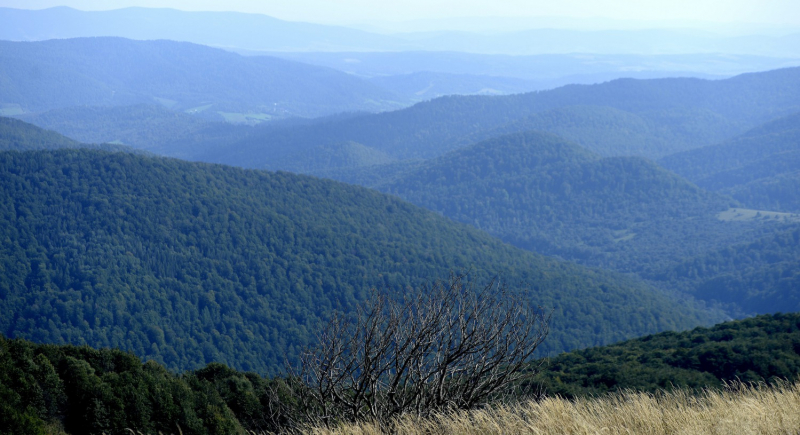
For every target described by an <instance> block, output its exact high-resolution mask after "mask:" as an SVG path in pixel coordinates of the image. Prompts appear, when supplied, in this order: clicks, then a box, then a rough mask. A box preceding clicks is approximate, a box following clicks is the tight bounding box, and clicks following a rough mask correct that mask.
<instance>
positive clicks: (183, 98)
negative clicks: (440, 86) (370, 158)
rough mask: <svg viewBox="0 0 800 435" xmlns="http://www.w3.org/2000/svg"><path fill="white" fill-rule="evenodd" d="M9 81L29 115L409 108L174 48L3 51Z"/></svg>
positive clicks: (366, 91) (108, 45)
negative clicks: (90, 108) (101, 110)
mask: <svg viewBox="0 0 800 435" xmlns="http://www.w3.org/2000/svg"><path fill="white" fill-rule="evenodd" d="M0 80H2V82H3V86H2V87H1V88H0V102H3V103H7V104H8V103H13V104H17V105H19V106H21V107H22V109H24V110H25V111H26V112H40V111H45V110H49V109H55V108H63V107H70V106H82V105H102V106H119V105H130V104H139V103H157V102H158V103H161V104H163V105H165V106H167V107H169V108H171V109H173V110H181V111H185V110H188V111H192V112H193V113H199V114H202V115H206V116H209V117H211V118H214V119H220V120H222V119H223V117H224V116H228V117H232V119H237V118H238V119H241V120H243V121H244V120H247V119H248V117H250V118H251V119H258V120H264V119H270V118H285V117H287V116H292V115H294V116H307V117H311V116H322V115H328V114H333V113H338V112H344V111H354V110H371V111H377V110H386V109H389V108H396V107H400V105H399V104H397V103H396V102H394V99H395V96H394V95H393V94H392V93H390V92H388V91H385V90H383V89H381V88H379V87H377V86H375V85H373V84H371V83H369V82H367V81H365V80H361V79H359V78H357V77H354V76H351V75H349V74H345V73H342V72H339V71H335V70H332V69H328V68H323V67H316V66H310V65H305V64H301V63H298V62H292V61H287V60H283V59H277V58H273V57H266V56H258V57H244V56H240V55H237V54H234V53H231V52H227V51H223V50H220V49H215V48H210V47H206V46H201V45H195V44H190V43H181V42H173V41H166V40H158V41H132V40H128V39H122V38H77V39H61V40H49V41H41V42H9V41H2V42H0Z"/></svg>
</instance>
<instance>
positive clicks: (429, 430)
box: [305, 382, 800, 435]
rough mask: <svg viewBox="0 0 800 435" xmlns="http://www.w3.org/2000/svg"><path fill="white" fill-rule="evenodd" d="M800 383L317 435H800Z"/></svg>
mask: <svg viewBox="0 0 800 435" xmlns="http://www.w3.org/2000/svg"><path fill="white" fill-rule="evenodd" d="M798 431H800V382H796V383H793V384H792V383H780V384H776V385H773V386H766V385H763V384H761V385H743V384H733V385H729V386H728V388H726V389H725V390H722V391H720V390H706V391H703V392H702V393H700V394H692V393H689V392H686V391H680V390H678V391H675V392H669V393H667V392H663V393H658V394H648V393H638V392H625V393H619V394H611V395H607V396H603V397H597V398H591V399H578V400H565V399H562V398H558V397H551V398H546V399H544V400H541V401H532V402H528V403H521V404H516V405H510V406H501V407H496V408H489V409H485V410H477V411H470V412H458V413H451V414H442V415H439V416H435V417H433V418H427V419H420V418H415V417H411V416H406V417H404V418H401V419H399V420H397V421H396V422H394V427H392V428H389V429H386V428H383V429H382V428H381V427H380V426H378V425H375V424H369V423H360V424H353V425H344V426H341V427H338V428H334V429H327V428H311V429H308V430H306V431H305V433H306V434H309V435H373V434H374V435H377V434H384V433H398V434H426V435H435V434H442V435H445V434H448V435H449V434H476V435H477V434H480V435H484V434H487V435H488V434H537V435H566V434H569V435H573V434H574V435H584V434H585V435H589V434H648V435H661V434H664V435H667V434H687V435H688V434H692V435H702V434H743V435H745V434H759V435H771V434H775V435H777V434H797V433H798Z"/></svg>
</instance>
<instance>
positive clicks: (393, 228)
mask: <svg viewBox="0 0 800 435" xmlns="http://www.w3.org/2000/svg"><path fill="white" fill-rule="evenodd" d="M0 173H2V177H0V180H1V181H0V182H1V183H2V186H0V188H2V196H0V199H1V200H2V202H3V204H2V207H0V209H1V210H2V216H1V217H0V231H1V233H0V234H2V237H3V239H4V240H5V242H4V243H3V245H2V254H0V255H1V256H2V263H0V264H2V267H3V269H4V270H5V272H4V274H3V276H2V282H1V283H0V308H1V309H0V312H2V313H4V314H3V316H2V319H0V332H2V333H4V334H6V335H8V336H12V337H27V338H30V339H33V340H35V341H39V342H53V343H88V344H91V345H94V346H115V347H120V348H123V349H126V350H130V351H133V352H135V353H136V354H137V355H139V356H141V357H146V358H153V359H155V360H157V361H161V362H163V363H165V364H166V365H167V366H168V367H170V368H182V369H185V368H193V367H197V366H198V365H201V364H204V363H207V362H211V361H221V362H225V363H228V364H230V365H232V366H234V367H237V368H243V369H248V370H257V371H261V372H266V371H272V370H275V369H276V368H277V367H280V366H281V365H282V361H283V356H284V354H287V355H288V356H289V357H290V358H292V357H293V356H294V355H296V353H297V351H298V349H299V348H300V347H301V346H302V345H303V344H304V343H307V342H308V340H309V339H311V338H312V337H313V336H314V333H315V331H316V328H317V326H318V322H319V320H320V319H324V318H326V317H327V316H329V315H330V313H331V312H332V311H333V310H344V311H348V310H351V309H353V307H354V304H355V303H356V302H357V301H358V300H360V299H362V298H363V297H364V295H365V292H366V291H367V290H368V289H369V288H370V287H372V286H378V287H386V288H388V289H391V290H392V291H397V292H400V293H403V292H406V291H410V289H411V288H414V287H417V286H419V285H422V284H424V283H426V282H430V281H431V280H433V279H436V278H438V277H443V276H446V275H447V274H449V273H450V271H453V270H455V271H461V270H469V269H472V272H471V274H470V277H471V279H474V280H475V282H476V283H478V285H480V284H481V283H485V282H487V281H488V280H489V279H490V278H491V277H493V276H499V277H501V278H502V279H503V280H505V281H507V282H508V283H509V284H510V285H512V286H513V287H514V288H515V289H528V290H526V291H529V292H530V293H529V295H530V300H531V301H532V302H533V303H536V304H540V305H543V306H545V307H552V308H554V309H555V313H554V320H553V324H552V331H553V332H552V334H551V336H550V337H549V339H548V341H547V342H546V348H545V349H543V350H544V351H547V352H552V351H560V350H565V349H570V348H576V347H583V346H587V345H592V344H600V343H606V342H610V341H614V340H619V339H623V338H626V337H631V336H634V335H638V334H643V333H646V332H652V331H658V330H663V329H673V328H683V327H687V326H691V325H693V324H697V323H698V322H700V320H699V319H700V317H702V316H706V315H707V314H700V313H699V312H697V311H696V310H693V309H691V308H688V307H685V306H683V305H680V304H676V303H675V302H672V301H670V300H668V299H666V298H664V297H662V296H659V295H657V294H655V293H653V292H652V291H651V290H649V289H648V288H646V287H644V286H641V285H638V284H635V283H631V282H629V281H627V280H622V279H620V278H615V277H613V276H611V275H609V274H606V273H602V272H593V271H589V270H586V269H583V268H581V267H577V266H573V265H569V264H566V263H562V262H558V261H555V260H550V259H546V258H543V257H540V256H536V255H534V254H531V253H527V252H524V251H521V250H519V249H516V248H512V247H510V246H508V245H505V244H503V243H501V242H499V241H497V240H496V239H493V238H491V237H489V236H488V235H486V234H485V233H482V232H480V231H477V230H474V229H471V228H468V227H466V226H463V225H459V224H454V223H452V222H451V221H449V220H447V219H445V218H443V217H440V216H437V215H436V214H434V213H432V212H428V211H425V210H422V209H420V208H417V207H416V206H412V205H410V204H408V203H405V202H403V201H401V200H399V199H396V198H393V197H389V196H386V195H383V194H380V193H378V192H375V191H371V190H367V189H364V188H360V187H355V186H348V185H344V184H341V183H337V182H332V181H326V180H318V179H313V178H309V177H303V176H297V175H292V174H288V173H266V172H257V171H246V170H241V169H236V168H231V167H223V166H214V165H207V164H193V163H187V162H181V161H175V160H168V159H162V158H148V157H141V156H136V155H131V154H124V153H115V154H114V153H104V152H97V151H87V150H68V151H55V152H29V153H16V152H6V153H3V154H0ZM632 306H635V307H637V309H636V310H633V311H631V310H630V307H632Z"/></svg>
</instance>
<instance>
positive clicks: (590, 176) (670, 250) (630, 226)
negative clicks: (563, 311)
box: [377, 132, 760, 273]
mask: <svg viewBox="0 0 800 435" xmlns="http://www.w3.org/2000/svg"><path fill="white" fill-rule="evenodd" d="M377 188H378V189H379V190H382V191H385V192H388V193H392V194H395V195H398V196H400V197H401V198H404V199H407V200H408V201H411V202H413V203H415V204H418V205H421V206H423V207H425V208H428V209H430V210H434V211H437V212H439V213H442V214H443V215H445V216H448V217H450V218H452V219H455V220H457V221H460V222H464V223H468V224H470V225H473V226H475V227H477V228H480V229H483V230H485V231H487V232H489V233H490V234H493V235H495V236H497V237H500V238H501V239H503V240H505V241H508V242H509V243H511V244H514V245H516V246H520V247H523V248H526V249H530V250H532V251H535V252H540V253H545V254H548V255H559V256H562V257H564V258H568V259H571V260H574V261H578V262H581V263H584V264H590V265H597V266H603V267H607V268H613V269H617V270H623V271H628V272H638V273H644V272H647V271H652V270H659V269H660V268H661V267H664V266H666V265H668V264H674V263H675V262H677V261H680V260H682V259H684V258H686V257H690V256H695V255H700V254H701V253H703V252H706V251H707V250H710V249H714V247H717V246H726V245H728V244H730V243H733V242H735V241H737V240H742V237H745V240H747V239H746V234H748V233H749V231H751V229H753V230H755V229H756V228H758V227H759V226H760V225H759V224H752V223H747V222H722V221H720V220H719V219H717V214H718V213H720V212H722V211H724V210H727V209H728V208H729V207H730V206H731V201H730V199H727V198H725V197H722V196H720V195H717V194H714V193H709V192H706V191H704V190H701V189H699V188H697V187H696V186H694V185H692V184H691V183H689V182H687V181H686V180H684V179H682V178H680V177H677V176H675V175H674V174H671V173H670V172H668V171H666V170H664V169H661V168H660V167H658V166H657V165H655V164H654V163H652V162H650V161H647V160H645V159H642V158H635V157H612V158H601V157H599V156H597V155H596V154H593V153H591V152H589V151H587V150H585V149H584V148H582V147H579V146H577V145H575V144H573V143H570V142H567V141H565V140H563V139H561V138H559V137H557V136H553V135H549V134H545V133H537V132H528V133H519V134H513V135H507V136H502V137H498V138H495V139H491V140H487V141H484V142H481V143H479V144H476V145H473V146H471V147H468V148H464V149H461V150H458V151H454V152H452V153H449V154H446V155H444V156H442V157H440V158H438V159H434V160H431V161H429V162H426V163H424V164H422V166H421V167H420V168H418V169H415V170H412V171H411V172H410V173H408V174H406V175H404V176H400V177H398V178H396V179H394V180H393V181H391V182H389V183H388V184H384V185H378V186H377Z"/></svg>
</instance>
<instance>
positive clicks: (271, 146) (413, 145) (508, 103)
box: [198, 68, 800, 168]
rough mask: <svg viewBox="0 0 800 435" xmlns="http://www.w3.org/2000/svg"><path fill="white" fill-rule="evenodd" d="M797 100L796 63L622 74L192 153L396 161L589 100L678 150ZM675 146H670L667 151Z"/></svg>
mask: <svg viewBox="0 0 800 435" xmlns="http://www.w3.org/2000/svg"><path fill="white" fill-rule="evenodd" d="M798 101H800V68H788V69H782V70H775V71H770V72H764V73H755V74H745V75H742V76H738V77H734V78H731V79H727V80H718V81H710V80H700V79H657V80H633V79H622V80H614V81H611V82H607V83H603V84H599V85H590V86H586V85H570V86H564V87H562V88H558V89H554V90H551V91H542V92H535V93H529V94H520V95H511V96H502V97H488V96H469V97H466V96H462V97H443V98H439V99H436V100H432V101H429V102H425V103H419V104H417V105H415V106H413V107H410V108H407V109H403V110H398V111H394V112H388V113H380V114H375V115H366V116H362V117H357V118H352V119H348V120H345V121H342V122H331V123H325V124H320V125H317V126H315V127H313V128H303V129H289V130H286V131H283V132H276V131H272V130H271V131H269V132H265V133H264V134H262V135H258V134H256V135H254V136H252V137H250V138H247V139H245V140H242V141H238V142H235V143H232V144H230V145H229V146H227V147H221V148H220V149H218V150H215V151H213V152H209V153H207V154H204V155H203V156H200V157H198V159H201V160H205V161H215V162H221V163H228V164H233V165H238V166H245V167H262V168H271V167H272V166H271V164H272V162H273V161H274V159H276V158H278V157H279V156H283V155H286V154H289V153H296V152H297V151H299V150H301V149H312V148H314V147H317V146H319V145H323V144H333V143H341V142H346V141H353V142H357V143H360V144H362V145H364V146H367V147H371V148H375V149H377V150H379V151H382V152H384V153H386V154H389V155H390V156H392V157H394V158H397V159H401V160H403V159H411V158H431V157H436V156H440V155H442V154H444V153H446V152H448V151H451V150H453V149H455V148H459V147H461V146H463V141H464V137H468V136H470V135H473V134H476V133H479V132H482V131H487V130H493V129H497V128H500V127H503V126H505V125H508V124H509V123H512V122H514V121H516V120H518V119H521V118H524V117H527V116H530V115H533V114H536V113H539V112H543V111H546V110H552V109H556V108H562V107H568V106H587V105H588V106H605V107H611V108H613V109H617V110H621V111H625V112H629V113H631V114H634V115H637V116H639V117H641V118H642V119H645V120H647V122H648V123H649V124H650V125H652V127H651V131H652V132H656V133H658V134H656V135H654V136H650V138H651V139H652V140H656V141H657V140H658V139H659V138H660V140H662V141H663V140H664V138H679V139H680V143H682V145H681V147H682V148H681V149H689V148H696V147H700V146H703V145H707V144H708V143H715V142H720V141H722V140H725V139H728V138H730V137H732V136H734V135H736V134H739V133H742V132H744V131H746V130H747V129H748V128H752V127H755V126H757V125H759V124H761V123H763V122H766V121H768V120H771V119H773V118H775V117H778V116H781V115H786V114H789V113H792V112H795V111H798V110H800V103H798ZM553 128H555V127H553ZM656 143H657V142H656ZM677 150H678V149H675V148H670V150H669V152H675V151H677ZM649 152H653V150H652V149H651V150H650V151H649ZM653 155H663V154H657V153H656V154H653Z"/></svg>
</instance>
